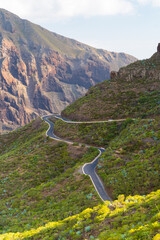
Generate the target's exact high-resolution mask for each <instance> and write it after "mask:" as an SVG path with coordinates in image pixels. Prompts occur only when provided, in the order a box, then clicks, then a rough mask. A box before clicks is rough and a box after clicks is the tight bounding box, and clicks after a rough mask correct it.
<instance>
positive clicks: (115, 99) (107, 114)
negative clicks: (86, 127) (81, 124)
mask: <svg viewBox="0 0 160 240" xmlns="http://www.w3.org/2000/svg"><path fill="white" fill-rule="evenodd" d="M159 107H160V52H159V51H157V52H156V53H155V54H153V56H152V57H151V58H149V59H146V60H142V61H136V62H135V63H132V64H130V65H128V66H127V67H123V68H121V69H120V70H119V71H118V72H111V79H110V80H106V81H104V82H102V83H99V84H97V85H96V86H94V87H91V88H90V89H89V91H88V92H87V93H86V95H85V96H84V97H82V98H80V99H78V100H76V101H75V102H74V103H73V104H71V105H70V106H68V107H67V108H66V109H65V110H64V111H63V112H62V115H63V116H64V117H67V118H69V119H74V120H91V119H92V120H93V119H100V120H102V119H104V120H107V119H120V118H128V117H133V118H137V117H141V118H155V117H156V116H157V117H158V116H159V115H160V109H159Z"/></svg>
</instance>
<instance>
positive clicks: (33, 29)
mask: <svg viewBox="0 0 160 240" xmlns="http://www.w3.org/2000/svg"><path fill="white" fill-rule="evenodd" d="M135 60H136V59H135V58H134V57H132V56H130V55H127V54H124V53H115V52H108V51H105V50H102V49H95V48H93V47H90V46H88V45H85V44H82V43H80V42H78V41H75V40H72V39H69V38H65V37H63V36H60V35H58V34H56V33H53V32H50V31H48V30H46V29H44V28H42V27H40V26H38V25H36V24H33V23H31V22H29V21H27V20H22V19H20V18H19V17H18V16H16V15H14V14H12V13H10V12H8V11H6V10H4V9H0V91H1V94H0V122H1V124H0V125H1V129H0V130H1V131H3V130H5V129H6V130H7V129H8V130H9V129H13V128H15V127H17V126H21V125H24V124H26V123H28V122H29V121H30V120H31V119H33V118H35V117H36V116H37V115H42V114H46V113H52V112H60V111H61V110H63V109H64V108H65V107H66V106H67V105H68V104H70V103H71V102H73V101H74V100H76V99H77V98H79V97H81V96H83V95H84V94H85V93H86V91H87V90H88V89H89V88H90V87H91V86H93V85H95V84H96V83H98V82H102V81H103V80H105V79H108V78H109V77H110V71H111V70H118V69H119V68H120V67H122V66H124V65H127V64H129V63H131V62H134V61H135Z"/></svg>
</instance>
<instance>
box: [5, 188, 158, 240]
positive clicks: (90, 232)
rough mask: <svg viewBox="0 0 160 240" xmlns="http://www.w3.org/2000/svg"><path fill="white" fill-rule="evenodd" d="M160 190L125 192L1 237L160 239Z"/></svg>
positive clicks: (113, 239) (15, 238)
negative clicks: (37, 225) (117, 196)
mask: <svg viewBox="0 0 160 240" xmlns="http://www.w3.org/2000/svg"><path fill="white" fill-rule="evenodd" d="M159 208H160V191H157V192H152V193H150V194H149V195H147V196H138V195H137V196H134V197H131V196H128V197H127V198H126V199H125V198H124V196H123V195H121V196H119V198H118V200H116V201H114V202H112V203H109V202H106V203H105V204H101V205H98V206H96V207H94V208H87V209H85V210H84V211H83V212H82V213H80V214H77V215H73V216H70V217H68V218H66V219H64V220H63V221H57V222H55V221H54V222H49V223H47V224H46V225H44V226H42V227H39V228H37V229H32V230H30V231H24V232H22V233H19V232H17V233H8V234H3V235H1V236H0V239H1V240H10V239H12V240H20V239H25V240H38V239H45V240H52V239H55V240H60V239H61V240H62V239H69V240H72V239H81V240H82V239H88V240H89V239H97V240H106V239H107V240H123V239H125V240H151V239H153V240H159V239H160V212H159Z"/></svg>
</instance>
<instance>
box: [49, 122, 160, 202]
mask: <svg viewBox="0 0 160 240" xmlns="http://www.w3.org/2000/svg"><path fill="white" fill-rule="evenodd" d="M54 121H55V133H56V134H57V135H58V136H61V137H62V138H65V139H69V140H72V141H76V142H82V143H86V144H91V145H96V146H99V147H106V151H105V153H104V154H103V156H102V157H101V159H100V161H99V164H98V169H97V171H98V173H99V175H100V176H101V178H102V180H103V182H104V185H105V187H106V189H107V191H108V192H109V193H110V195H111V196H112V198H114V199H116V198H117V197H118V195H119V194H125V196H128V195H129V194H132V195H135V194H139V193H141V194H142V195H143V194H147V193H150V192H151V191H155V190H157V189H159V187H160V179H159V172H160V121H159V120H158V119H157V120H146V119H144V120H141V119H136V120H132V119H127V120H125V121H122V122H106V123H95V124H85V123H82V124H68V123H65V122H63V121H62V120H54Z"/></svg>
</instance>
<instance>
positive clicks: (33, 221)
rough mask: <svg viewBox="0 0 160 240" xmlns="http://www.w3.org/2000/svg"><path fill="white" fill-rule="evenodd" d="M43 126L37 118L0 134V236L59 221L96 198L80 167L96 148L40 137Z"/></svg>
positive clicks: (78, 211)
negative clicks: (23, 125) (12, 130)
mask: <svg viewBox="0 0 160 240" xmlns="http://www.w3.org/2000/svg"><path fill="white" fill-rule="evenodd" d="M47 128H48V125H47V124H46V123H44V122H42V120H40V119H37V120H35V121H33V122H31V123H30V124H29V125H26V126H25V127H23V128H21V129H19V130H17V131H14V132H11V133H9V134H8V135H1V136H0V233H1V234H2V233H5V232H10V231H11V232H17V231H20V232H21V231H24V230H30V229H31V228H33V227H39V226H41V225H44V224H45V223H47V222H49V221H53V220H54V221H57V220H62V219H64V218H66V217H69V216H70V215H74V214H77V213H80V212H81V211H82V210H84V209H85V208H86V207H88V206H95V205H96V204H97V203H99V202H100V199H99V197H98V195H97V193H96V192H95V190H94V187H93V186H92V183H91V182H90V181H88V179H89V178H88V177H87V176H85V175H82V174H81V171H80V167H81V166H82V165H83V164H84V163H85V162H89V161H91V160H93V158H94V157H95V156H96V155H97V150H96V149H92V148H91V149H86V148H82V147H76V146H72V145H70V146H68V145H67V144H65V143H62V142H56V141H54V140H52V139H50V138H48V137H46V135H45V132H46V130H47ZM0 239H1V237H0Z"/></svg>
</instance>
